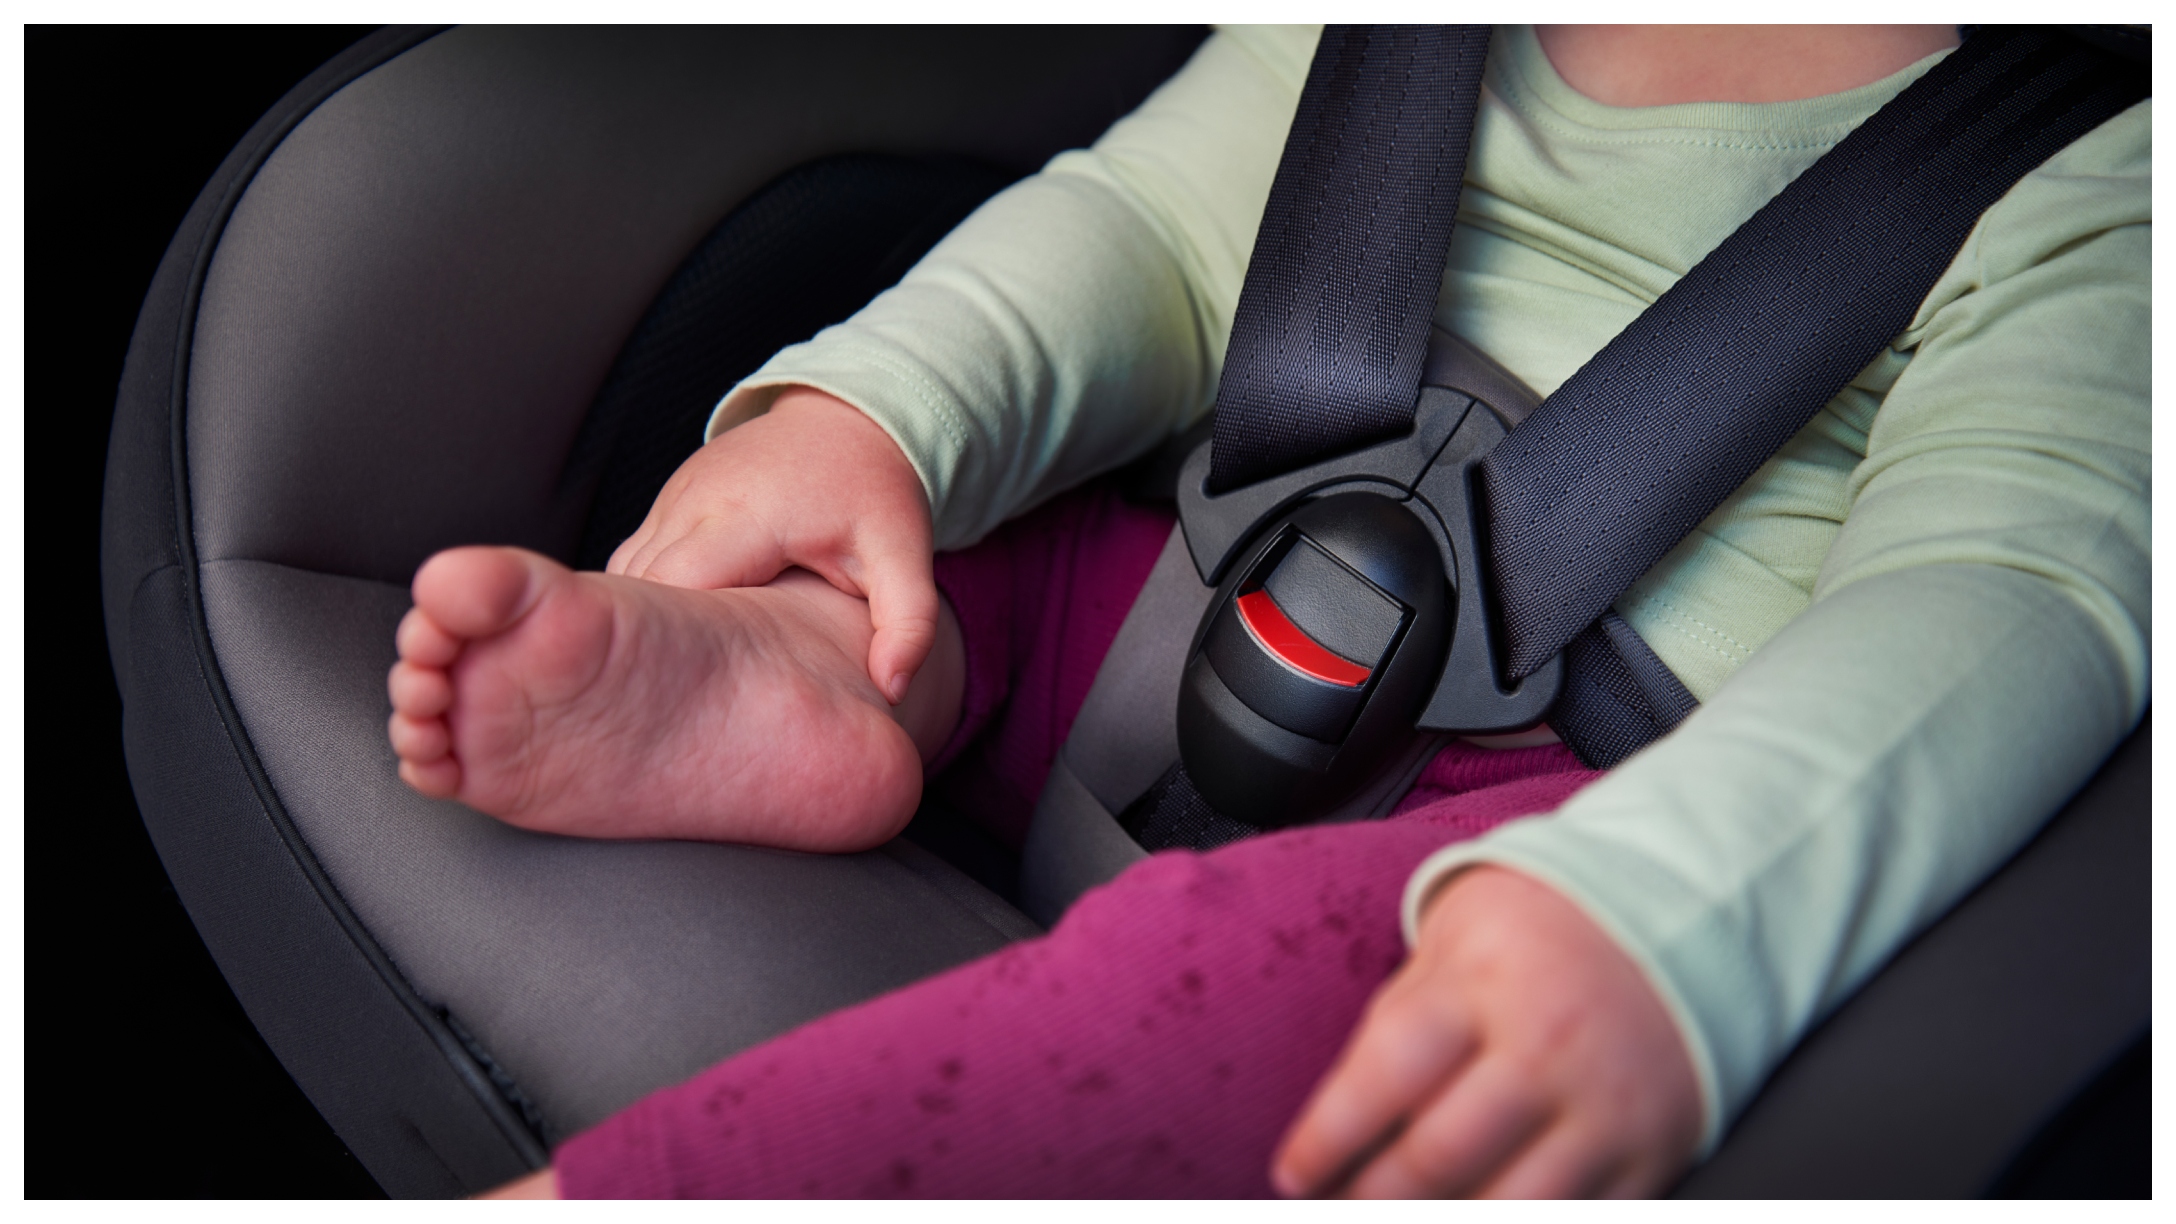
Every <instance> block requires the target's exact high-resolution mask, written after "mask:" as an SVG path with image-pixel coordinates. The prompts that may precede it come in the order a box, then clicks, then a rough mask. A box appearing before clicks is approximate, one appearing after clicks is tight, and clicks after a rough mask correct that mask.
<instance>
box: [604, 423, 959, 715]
mask: <svg viewBox="0 0 2176 1224" xmlns="http://www.w3.org/2000/svg"><path fill="white" fill-rule="evenodd" d="M796 565H797V566H800V567H801V568H802V569H806V570H811V571H814V572H815V573H818V574H821V575H823V576H824V578H825V579H826V580H828V581H829V582H830V583H831V585H833V586H835V587H837V588H839V589H840V590H842V591H845V592H846V593H847V594H849V595H858V596H861V597H862V598H864V599H867V600H868V601H869V619H870V621H871V622H872V623H873V625H874V626H875V629H876V637H875V638H874V640H872V641H871V642H870V643H869V660H868V667H869V678H870V679H871V680H874V681H876V686H877V689H878V691H880V692H882V693H883V694H884V695H885V696H887V697H889V698H890V699H891V701H892V704H894V705H897V704H898V703H899V701H900V699H901V698H903V697H904V696H906V692H907V681H909V680H911V679H912V678H913V677H914V673H915V672H916V671H918V670H920V669H921V666H922V661H923V660H924V659H925V658H927V657H928V656H929V649H930V645H931V643H933V642H934V641H936V637H937V586H936V583H935V580H934V579H933V578H932V577H931V570H930V565H931V561H930V521H929V497H928V494H926V493H924V492H923V490H922V480H921V477H919V476H917V475H915V472H914V468H913V465H911V464H909V463H908V462H907V457H906V456H905V455H904V454H902V453H901V452H900V450H899V447H898V445H897V444H896V443H894V442H893V441H892V439H891V435H890V434H887V433H885V432H884V431H883V429H881V428H880V427H878V425H877V424H876V422H874V421H871V420H870V419H869V418H868V417H866V416H863V415H862V414H861V412H860V410H858V409H856V408H855V407H854V406H853V405H851V404H848V403H846V402H845V401H843V400H839V399H836V398H834V397H832V396H829V395H826V394H824V393H823V392H821V391H814V390H810V389H808V388H805V387H796V388H793V389H791V390H789V391H787V392H785V393H784V394H782V395H780V396H779V397H778V400H777V402H776V403H775V404H773V405H772V407H771V410H770V412H768V413H766V414H765V415H763V416H760V417H757V418H756V419H755V420H753V421H750V422H748V423H747V424H745V425H742V426H740V427H738V428H736V429H732V430H728V431H727V432H725V433H723V434H720V435H719V436H718V437H717V438H715V439H714V440H712V441H711V443H710V444H709V445H707V446H705V447H703V449H701V450H699V451H697V452H695V454H694V455H692V456H690V457H689V459H688V461H687V462H686V463H683V464H681V465H680V470H679V471H677V472H675V473H673V477H672V479H671V480H669V481H666V482H665V488H664V491H663V492H661V493H659V494H658V495H657V503H656V504H655V505H653V506H651V507H650V514H649V517H648V518H645V519H643V520H642V526H641V527H640V528H638V529H637V530H636V531H635V534H633V535H632V536H629V537H628V538H627V541H626V543H624V544H621V545H620V546H619V548H618V549H616V550H615V551H614V552H613V553H612V560H611V562H610V563H609V564H608V565H606V566H605V572H606V573H610V574H624V575H626V576H628V577H630V578H650V579H654V580H656V581H658V582H664V583H669V584H671V585H673V586H680V587H697V588H704V589H716V588H719V587H738V586H761V585H762V584H764V583H766V582H769V581H770V580H771V579H773V578H776V577H777V576H778V575H779V573H780V572H781V571H783V570H785V569H787V568H789V567H792V566H796Z"/></svg>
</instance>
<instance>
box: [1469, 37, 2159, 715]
mask: <svg viewBox="0 0 2176 1224" xmlns="http://www.w3.org/2000/svg"><path fill="white" fill-rule="evenodd" d="M2148 90H2149V81H2148V77H2147V73H2146V70H2145V69H2144V68H2143V67H2141V66H2139V65H2136V64H2133V63H2130V62H2128V61H2124V60H2120V59H2117V58H2115V57H2113V56H2111V55H2108V54H2107V53H2105V52H2102V51H2098V50H2095V49H2093V48H2091V47H2089V46H2087V45H2086V44H2084V43H2082V42H2079V41H2077V40H2074V39H2071V38H2068V37H2065V36H2063V35H2061V34H2057V33H2053V32H2050V31H2046V30H2038V29H2020V28H2016V27H1997V26H1989V27H1984V28H1982V29H1981V30H1980V31H1978V32H1977V33H1975V34H1974V35H1973V36H1972V37H1971V38H1970V39H1968V40H1966V42H1965V43H1964V45H1963V46H1961V47H1959V48H1958V49H1957V50H1956V51H1955V52H1953V53H1952V54H1951V55H1950V56H1949V57H1948V58H1946V59H1944V60H1943V61H1942V62H1941V63H1939V64H1937V65H1935V67H1934V68H1933V69H1932V70H1930V71H1929V72H1928V73H1927V74H1926V75H1925V76H1922V77H1921V78H1919V80H1917V81H1915V82H1913V83H1912V84H1911V85H1910V86H1908V87H1907V88H1906V89H1905V90H1904V91H1903V92H1902V93H1900V94H1898V95H1897V96H1896V97H1895V98H1894V99H1892V100H1891V101H1890V102H1889V103H1888V104H1887V105H1885V106H1883V107H1882V108H1881V109H1880V110H1879V111H1877V112H1875V114H1874V115H1873V116H1872V117H1871V118H1869V119H1867V120H1866V122H1864V123H1862V124H1860V125H1859V127H1858V128H1857V129H1855V130H1854V131H1853V132H1852V133H1851V134H1850V135H1849V136H1847V137H1845V138H1844V139H1843V140H1842V141H1841V142H1839V143H1838V144H1837V146H1836V147H1835V148H1834V149H1832V150H1830V151H1829V152H1828V153H1827V154H1825V155H1823V156H1822V158H1821V159H1820V160H1819V161H1817V162H1815V163H1814V164H1813V166H1812V167H1811V168H1809V169H1807V170H1806V171H1805V173H1803V174H1801V175H1799V176H1798V178H1797V179H1795V180H1794V181H1793V182H1792V183H1791V184H1790V185H1789V186H1788V187H1785V188H1784V189H1783V190H1782V191H1781V192H1780V193H1778V194H1777V195H1776V197H1775V198H1774V199H1773V200H1770V201H1769V202H1768V203H1767V204H1766V205H1764V206H1762V208H1761V209H1760V211H1759V212H1757V213H1755V214H1754V215H1753V218H1752V219H1751V220H1749V221H1747V222H1746V223H1745V224H1744V225H1743V226H1742V227H1740V228H1739V229H1738V230H1737V232H1735V233H1733V234H1732V235H1731V236H1730V237H1728V238H1726V239H1724V240H1723V243H1722V245H1720V246H1718V247H1716V248H1715V250H1714V251H1713V252H1712V253H1710V254H1709V255H1708V256H1707V257H1706V258H1704V259H1702V260H1701V261H1700V262H1699V264H1697V265H1695V266H1694V267H1693V269H1692V270H1691V271H1690V272H1687V273H1686V274H1685V276H1684V278H1683V279H1681V280H1679V281H1678V282H1677V284H1675V285H1673V286H1672V287H1671V288H1670V289H1669V291H1668V292H1666V293H1664V294H1663V295H1662V296H1661V298H1659V299H1658V300H1657V301H1656V302H1655V304H1654V305H1652V306H1650V307H1648V308H1647V310H1645V311H1643V312H1642V313H1641V314H1640V316H1639V317H1638V318H1636V319H1634V320H1633V321H1632V323H1631V325H1630V326H1628V327H1626V328H1625V329H1624V331H1622V332H1620V333H1619V334H1618V335H1617V337H1616V338H1615V339H1613V340H1611V341H1610V342H1609V343H1608V344H1607V345H1605V346H1604V347H1603V349H1602V351H1601V352H1599V353H1597V354H1595V356H1594V357H1593V359H1592V360H1590V361H1588V362H1587V364H1586V365H1585V366H1583V367H1581V368H1580V370H1579V372H1578V373H1576V374H1574V375H1573V376H1572V377H1571V379H1570V380H1569V381H1568V382H1566V383H1565V384H1564V385H1563V386H1562V387H1560V388H1558V390H1557V392H1556V393H1555V394H1554V395H1551V396H1550V397H1549V398H1548V399H1547V400H1546V401H1544V402H1543V403H1542V405H1541V407H1539V408H1537V409H1535V410H1534V412H1533V414H1532V415H1531V416H1529V417H1527V418H1526V420H1524V421H1522V422H1520V424H1519V426H1518V427H1517V428H1516V429H1514V430H1512V431H1511V434H1510V436H1508V437H1506V438H1505V439H1504V440H1503V442H1502V443H1500V444H1499V445H1498V446H1497V447H1496V449H1495V450H1494V451H1492V452H1490V454H1489V456H1488V458H1487V460H1485V461H1484V463H1483V465H1482V469H1481V475H1482V482H1481V483H1482V487H1483V489H1484V491H1485V494H1486V502H1487V508H1488V515H1489V523H1490V531H1491V537H1490V541H1491V543H1490V553H1491V560H1492V562H1493V565H1492V568H1493V571H1494V573H1495V575H1496V590H1495V595H1496V599H1497V606H1498V608H1499V609H1500V610H1501V612H1502V615H1503V626H1504V633H1505V636H1506V638H1507V639H1508V641H1509V647H1508V657H1507V658H1506V660H1505V670H1506V671H1507V672H1508V674H1509V676H1508V678H1510V679H1513V680H1516V679H1519V678H1521V677H1524V676H1527V675H1530V674H1532V673H1533V671H1534V670H1535V669H1536V668H1538V667H1540V666H1541V665H1542V664H1543V663H1546V662H1548V660H1549V659H1550V658H1551V657H1552V656H1554V655H1555V654H1556V653H1557V652H1558V651H1559V650H1561V649H1563V648H1564V647H1565V644H1566V643H1568V642H1570V641H1571V640H1572V639H1573V637H1574V636H1575V635H1577V634H1579V633H1581V632H1582V631H1583V630H1585V629H1586V628H1587V627H1588V626H1590V625H1592V624H1593V623H1594V621H1595V618H1596V617H1598V616H1600V615H1601V614H1602V611H1603V609H1605V608H1607V607H1608V606H1609V605H1610V604H1611V603H1612V602H1614V601H1615V600H1616V598H1617V597H1618V596H1619V595H1621V594H1623V593H1624V591H1625V590H1626V589H1628V588H1629V587H1630V586H1631V585H1632V583H1634V582H1635V581H1637V580H1638V579H1639V577H1640V575H1642V574H1644V573H1646V572H1647V570H1648V568H1649V567H1651V566H1652V565H1654V564H1655V562H1657V561H1659V560H1661V559H1662V555H1663V554H1664V553H1666V552H1668V551H1669V550H1670V549H1671V548H1672V547H1673V546H1675V545H1676V543H1677V542H1678V541H1679V540H1680V539H1683V538H1684V536H1685V534H1686V533H1687V532H1689V531H1691V530H1692V529H1693V527H1694V526H1696V525H1697V524H1698V523H1699V522H1700V520H1702V519H1704V518H1706V517H1707V516H1708V513H1709V512H1710V511H1712V510H1714V509H1715V507H1716V506H1718V505H1720V504H1721V503H1722V501H1723V499H1724V498H1726V497H1728V496H1729V495H1730V494H1731V492H1732V491H1733V490H1735V489H1736V488H1737V487H1738V486H1739V485H1741V484H1743V483H1745V481H1746V479H1747V478H1748V477H1750V476H1751V475H1752V474H1753V472H1754V470H1755V469H1756V468H1758V467H1759V466H1760V465H1761V464H1762V463H1763V462H1765V461H1766V460H1767V458H1768V457H1769V456H1770V455H1772V454H1774V453H1775V452H1776V450H1777V448H1778V447H1780V446H1782V445H1783V443H1784V442H1786V441H1787V440H1789V438H1790V437H1791V435H1793V434H1795V433H1797V432H1798V430H1799V429H1800V428H1802V427H1803V426H1804V425H1805V424H1806V422H1807V421H1808V420H1809V419H1811V418H1812V416H1813V414H1814V413H1815V412H1817V411H1819V410H1820V408H1821V406H1822V405H1823V404H1825V403H1827V402H1828V401H1829V399H1830V398H1831V397H1833V396H1834V395H1835V394H1836V392H1838V391H1839V390H1841V389H1842V388H1843V386H1844V384H1845V383H1846V382H1848V381H1849V380H1850V379H1851V377H1852V376H1853V375H1854V374H1857V373H1858V372H1859V371H1860V370H1861V369H1864V368H1865V366H1866V364H1867V363H1868V362H1869V361H1871V360H1873V358H1874V356H1875V354H1877V353H1879V352H1880V351H1881V349H1882V346H1883V345H1885V344H1887V343H1889V342H1890V340H1891V339H1893V338H1894V337H1895V336H1896V335H1897V333H1898V332H1901V331H1902V330H1904V327H1905V325H1906V324H1907V323H1909V322H1910V321H1911V318H1912V314H1913V312H1914V311H1916V310H1917V309H1918V306H1919V303H1920V302H1921V301H1922V300H1923V299H1924V298H1925V297H1926V295H1927V291H1928V290H1929V289H1930V288H1932V287H1933V285H1934V282H1935V280H1936V279H1937V278H1938V277H1940V276H1941V274H1942V271H1943V270H1944V269H1945V268H1947V267H1948V266H1949V264H1950V261H1951V260H1952V259H1954V258H1955V256H1956V254H1957V249H1958V247H1959V246H1961V245H1962V244H1963V242H1964V239H1965V236H1966V235H1967V234H1969V233H1970V232H1971V230H1972V227H1973V226H1974V225H1975V224H1976V223H1977V222H1978V220H1979V217H1980V214H1981V213H1982V212H1984V211H1986V209H1987V208H1988V206H1989V205H1992V204H1993V203H1994V202H1995V201H1996V200H1997V199H1999V198H2001V196H2002V195H2003V193H2005V192H2007V191H2008V190H2009V189H2010V187H2011V185H2012V184H2014V183H2016V182H2017V180H2018V179H2020V178H2022V177H2024V175H2025V174H2026V173H2027V172H2029V171H2030V170H2032V169H2033V168H2034V167H2035V166H2038V165H2039V164H2040V163H2041V162H2043V161H2045V160H2047V158H2048V157H2049V156H2050V155H2052V154H2053V153H2055V152H2056V151H2057V150H2059V149H2061V148H2062V147H2063V146H2065V145H2067V144H2069V143H2070V142H2071V141H2072V140H2074V139H2076V138H2077V137H2079V136H2081V135H2083V134H2084V133H2086V132H2088V131H2090V130H2092V129H2093V128H2094V127H2097V126H2099V125H2100V124H2101V123H2102V122H2104V121H2106V120H2107V119H2109V118H2111V117H2112V116H2114V115H2116V114H2117V113H2118V112H2120V111H2122V110H2124V109H2125V108H2127V107H2129V106H2131V105H2132V104H2133V103H2136V102H2137V101H2139V100H2140V99H2141V98H2143V97H2145V96H2146V94H2147V92H2148Z"/></svg>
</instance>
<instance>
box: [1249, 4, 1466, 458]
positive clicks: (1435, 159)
mask: <svg viewBox="0 0 2176 1224" xmlns="http://www.w3.org/2000/svg"><path fill="white" fill-rule="evenodd" d="M1488 35H1489V30H1488V27H1487V26H1329V27H1326V28H1325V29H1324V30H1323V32H1322V41H1321V43H1320V44H1319V45H1318V46H1317V47H1316V49H1315V59H1314V63H1313V65H1312V66H1311V67H1310V68H1309V69H1308V72H1307V83H1306V85H1305V86H1304V87H1303V88H1302V89H1301V90H1300V103H1299V110H1298V112H1297V113H1296V114H1295V115H1294V116H1293V120H1292V131H1291V134H1290V135H1289V136H1288V137H1286V139H1285V146H1284V157H1283V160H1281V161H1279V162H1278V163H1277V176H1276V178H1275V179H1274V180H1273V181H1272V183H1271V186H1270V192H1269V203H1268V205H1267V206H1266V208H1265V209H1264V211H1263V213H1262V225H1261V228H1260V229H1259V230H1258V231H1257V232H1256V234H1255V239H1254V255H1253V258H1252V259H1251V260H1249V261H1248V263H1247V276H1246V280H1245V281H1244V282H1243V283H1242V285H1241V287H1240V292H1239V303H1238V305H1237V307H1236V308H1235V309H1234V311H1233V315H1232V335H1231V343H1230V345H1229V346H1228V347H1227V349H1226V350H1225V355H1224V372H1223V374H1222V376H1221V378H1220V380H1219V382H1218V383H1217V392H1216V445H1215V448H1214V450H1213V452H1212V458H1211V460H1210V466H1209V488H1210V489H1211V491H1213V492H1219V493H1221V492H1223V491H1225V490H1228V489H1232V488H1236V487H1238V486H1240V485H1245V484H1252V483H1253V482H1254V481H1256V480H1259V479H1261V478H1262V477H1264V476H1270V475H1275V474H1277V473H1279V472H1285V471H1289V470H1291V469H1292V468H1295V467H1299V466H1302V465H1303V464H1306V463H1309V462H1312V461H1314V460H1316V459H1321V458H1326V457H1328V456H1330V455H1333V454H1337V453H1340V452H1343V451H1348V450H1355V449H1358V448H1359V447H1361V446H1365V445H1367V444H1368V443H1370V442H1378V441H1381V440H1382V439H1384V438H1390V437H1395V436H1397V435H1400V434H1404V433H1407V432H1409V431H1410V430H1411V429H1412V427H1413V398H1414V396H1415V394H1416V393H1418V392H1419V390H1420V375H1421V363H1422V362H1423V361H1424V360H1425V358H1426V354H1427V349H1428V327H1429V324H1430V322H1431V321H1432V319H1433V318H1434V315H1435V304H1436V292H1437V289H1438V288H1439V287H1440V285H1441V284H1442V280H1443V264H1444V261H1445V260H1446V259H1447V258H1449V256H1450V249H1451V225H1452V222H1453V221H1454V220H1455V219H1456V217H1457V214H1458V191H1459V186H1460V184H1461V183H1462V182H1463V180H1464V179H1465V175H1466V148H1467V145H1468V144H1469V142H1470V141H1471V139H1472V136H1473V113H1474V107H1475V106H1476V105H1477V104H1478V103H1479V101H1480V97H1481V70H1482V63H1483V61H1484V60H1485V58H1486V56H1487V53H1488Z"/></svg>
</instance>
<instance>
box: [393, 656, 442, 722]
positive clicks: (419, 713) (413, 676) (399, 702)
mask: <svg viewBox="0 0 2176 1224" xmlns="http://www.w3.org/2000/svg"><path fill="white" fill-rule="evenodd" d="M385 691H386V695H387V696H388V697H390V698H392V701H393V709H394V710H395V711H396V712H398V713H401V714H406V715H407V716H408V717H410V718H437V717H438V716H439V715H441V714H444V713H445V712H446V711H447V710H450V709H452V708H453V680H452V679H451V678H450V677H448V676H447V675H446V673H445V672H443V671H441V670H439V669H438V668H435V667H418V666H416V665H415V664H413V663H410V662H407V661H406V660H403V661H401V662H399V663H395V664H394V665H393V670H392V671H391V672H390V673H388V674H387V675H386V678H385Z"/></svg>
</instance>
